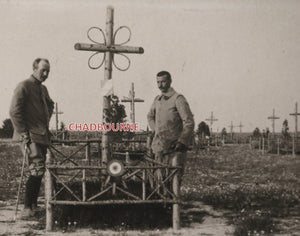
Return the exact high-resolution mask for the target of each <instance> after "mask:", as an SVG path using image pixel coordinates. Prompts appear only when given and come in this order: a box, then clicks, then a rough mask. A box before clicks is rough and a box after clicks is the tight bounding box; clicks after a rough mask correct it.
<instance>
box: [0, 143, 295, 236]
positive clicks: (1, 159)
mask: <svg viewBox="0 0 300 236" xmlns="http://www.w3.org/2000/svg"><path fill="white" fill-rule="evenodd" d="M21 159H22V157H21V152H20V151H19V149H18V147H17V146H16V145H15V144H10V143H0V193H1V194H0V201H1V202H2V203H3V202H5V201H8V200H10V199H13V198H15V197H16V192H17V184H18V180H19V177H20V169H21ZM181 192H182V198H183V200H184V201H185V202H186V203H189V202H195V201H201V202H203V204H206V205H210V206H212V207H213V208H214V209H216V210H221V211H224V212H226V214H225V218H226V222H227V224H231V225H233V226H234V228H235V231H234V233H233V234H234V235H300V233H299V232H300V156H296V157H292V156H287V155H285V156H280V155H261V154H259V153H258V152H256V151H252V150H250V149H249V146H248V145H225V146H223V147H221V148H219V149H218V150H214V151H213V152H211V153H206V152H205V151H203V152H202V153H199V154H197V155H196V154H194V153H193V152H190V153H188V159H187V163H186V168H185V174H184V178H183V183H182V188H181ZM0 207H1V205H0ZM184 208H185V207H184V206H183V210H184ZM0 210H1V208H0ZM185 217H186V216H185ZM199 222H200V220H199ZM200 223H201V222H200ZM152 235H159V234H152ZM182 235H184V233H183V234H182ZM199 235H200V234H199ZM211 235H217V234H211Z"/></svg>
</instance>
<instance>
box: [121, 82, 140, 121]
mask: <svg viewBox="0 0 300 236" xmlns="http://www.w3.org/2000/svg"><path fill="white" fill-rule="evenodd" d="M121 102H130V119H131V122H132V124H134V123H135V107H134V104H135V103H136V102H144V100H143V99H140V98H135V92H134V83H131V90H130V91H129V96H128V97H124V98H123V99H121Z"/></svg>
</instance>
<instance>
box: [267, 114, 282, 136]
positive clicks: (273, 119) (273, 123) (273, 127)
mask: <svg viewBox="0 0 300 236" xmlns="http://www.w3.org/2000/svg"><path fill="white" fill-rule="evenodd" d="M268 119H269V120H272V129H273V135H275V120H278V119H280V118H279V117H276V116H275V109H273V115H272V116H269V117H268Z"/></svg>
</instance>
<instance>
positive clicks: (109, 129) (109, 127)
mask: <svg viewBox="0 0 300 236" xmlns="http://www.w3.org/2000/svg"><path fill="white" fill-rule="evenodd" d="M106 126H108V128H106ZM104 130H105V131H111V124H110V123H105V124H104Z"/></svg>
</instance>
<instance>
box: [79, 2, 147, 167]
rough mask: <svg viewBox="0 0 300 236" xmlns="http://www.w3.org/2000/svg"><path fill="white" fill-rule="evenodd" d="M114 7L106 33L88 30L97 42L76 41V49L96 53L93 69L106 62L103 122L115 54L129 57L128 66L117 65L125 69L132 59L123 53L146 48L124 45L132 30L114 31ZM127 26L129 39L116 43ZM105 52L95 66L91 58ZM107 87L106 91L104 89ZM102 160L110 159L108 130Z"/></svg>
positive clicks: (108, 13) (108, 14)
mask: <svg viewBox="0 0 300 236" xmlns="http://www.w3.org/2000/svg"><path fill="white" fill-rule="evenodd" d="M113 27H114V9H113V7H111V6H109V7H107V16H106V30H105V35H104V32H103V31H102V30H101V29H100V28H98V27H92V28H90V29H89V31H88V38H89V39H90V40H91V41H92V42H94V43H95V44H86V43H76V44H75V46H74V47H75V49H76V50H83V51H93V52H94V54H93V55H92V56H91V57H90V58H89V61H88V62H89V67H90V68H91V69H98V68H100V67H101V66H102V64H103V62H105V69H104V80H103V81H102V84H101V85H102V92H103V120H102V121H103V122H108V121H109V119H108V111H109V109H110V98H109V96H110V95H111V94H112V82H111V79H112V65H113V64H114V65H115V66H116V64H115V62H114V60H113V58H114V55H116V54H119V55H122V56H124V57H125V58H127V60H128V62H129V63H128V67H127V68H126V69H120V68H119V67H117V66H116V68H117V69H119V70H122V71H125V70H127V69H128V68H129V65H130V60H129V58H128V57H127V56H125V55H124V54H123V53H139V54H142V53H144V49H143V48H142V47H131V46H123V45H124V44H125V43H127V42H128V41H129V40H130V36H131V31H130V29H129V28H128V27H127V26H121V27H119V28H118V29H117V30H116V31H115V33H114V29H113ZM122 28H126V29H127V30H129V33H130V36H129V38H128V40H127V41H126V42H124V43H122V44H115V37H116V35H117V32H118V31H119V30H120V29H122ZM92 29H96V30H98V31H100V32H101V33H102V35H103V38H104V43H98V42H96V41H94V40H92V39H91V37H90V36H89V32H90V30H92ZM99 53H104V57H103V61H102V62H101V64H100V65H99V66H97V67H93V66H91V64H90V60H91V58H92V57H93V56H95V55H97V54H99ZM104 89H105V91H104ZM101 143H102V161H103V162H107V161H108V134H107V132H103V133H102V142H101Z"/></svg>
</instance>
